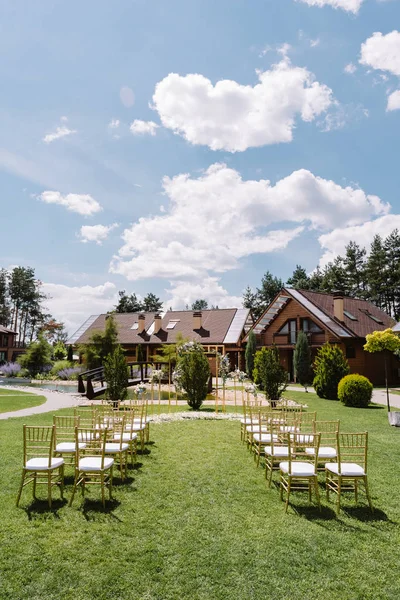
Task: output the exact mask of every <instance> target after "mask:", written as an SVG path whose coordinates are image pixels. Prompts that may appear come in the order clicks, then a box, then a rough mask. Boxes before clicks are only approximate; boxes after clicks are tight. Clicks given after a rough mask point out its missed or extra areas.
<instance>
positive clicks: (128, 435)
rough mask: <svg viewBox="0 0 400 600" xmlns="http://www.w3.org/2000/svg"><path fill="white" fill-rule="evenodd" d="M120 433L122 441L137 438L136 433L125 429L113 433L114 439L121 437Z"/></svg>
mask: <svg viewBox="0 0 400 600" xmlns="http://www.w3.org/2000/svg"><path fill="white" fill-rule="evenodd" d="M121 435H122V441H123V442H131V441H132V440H136V438H137V433H133V431H125V432H124V433H122V434H121V433H116V434H115V435H114V440H117V441H119V440H120V439H121Z"/></svg>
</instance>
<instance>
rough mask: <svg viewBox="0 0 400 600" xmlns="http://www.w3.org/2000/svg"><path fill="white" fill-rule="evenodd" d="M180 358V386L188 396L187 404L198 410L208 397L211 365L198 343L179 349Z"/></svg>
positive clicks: (177, 369) (176, 371) (185, 345)
mask: <svg viewBox="0 0 400 600" xmlns="http://www.w3.org/2000/svg"><path fill="white" fill-rule="evenodd" d="M179 354H180V358H179V361H178V365H177V368H176V369H175V373H177V376H178V381H179V385H180V386H181V387H182V388H183V389H184V390H185V392H186V394H187V403H188V404H189V406H190V407H191V408H193V410H198V409H199V408H200V406H201V405H202V404H203V400H205V398H206V396H207V387H208V386H207V384H208V379H209V377H210V365H209V363H208V360H207V357H206V355H205V354H204V350H203V347H202V346H201V344H198V343H197V342H187V343H185V344H182V345H181V346H180V347H179Z"/></svg>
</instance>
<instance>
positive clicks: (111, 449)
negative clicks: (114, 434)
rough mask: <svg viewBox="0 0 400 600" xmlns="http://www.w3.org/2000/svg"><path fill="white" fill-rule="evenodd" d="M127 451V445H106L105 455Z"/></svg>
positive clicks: (108, 443)
mask: <svg viewBox="0 0 400 600" xmlns="http://www.w3.org/2000/svg"><path fill="white" fill-rule="evenodd" d="M128 449H129V444H125V443H123V444H119V443H118V444H117V443H113V442H107V443H106V454H115V453H116V452H126V450H128Z"/></svg>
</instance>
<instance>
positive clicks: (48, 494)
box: [47, 471, 51, 508]
mask: <svg viewBox="0 0 400 600" xmlns="http://www.w3.org/2000/svg"><path fill="white" fill-rule="evenodd" d="M47 500H48V503H49V507H50V508H51V471H49V472H48V473H47Z"/></svg>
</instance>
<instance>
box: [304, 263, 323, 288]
mask: <svg viewBox="0 0 400 600" xmlns="http://www.w3.org/2000/svg"><path fill="white" fill-rule="evenodd" d="M322 281H323V274H322V271H321V269H320V268H319V267H317V268H316V269H315V270H314V271H313V272H312V273H311V275H310V277H309V280H308V284H309V289H310V290H311V291H313V292H320V291H322Z"/></svg>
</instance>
